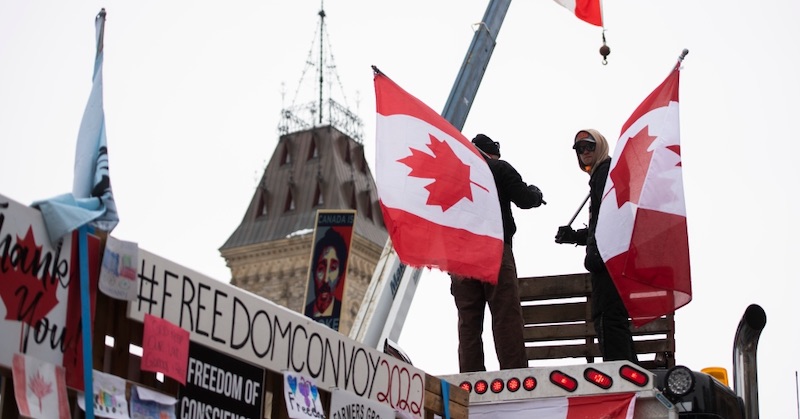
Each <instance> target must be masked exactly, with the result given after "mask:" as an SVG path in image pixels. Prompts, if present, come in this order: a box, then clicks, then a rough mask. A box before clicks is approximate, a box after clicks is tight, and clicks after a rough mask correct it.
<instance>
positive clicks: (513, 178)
mask: <svg viewBox="0 0 800 419" xmlns="http://www.w3.org/2000/svg"><path fill="white" fill-rule="evenodd" d="M472 143H473V144H474V145H475V146H476V147H477V148H478V149H479V150H480V151H481V153H482V154H483V157H484V158H485V159H486V162H487V164H488V165H489V169H491V171H492V175H493V176H494V181H495V184H496V185H497V194H498V198H499V200H500V212H501V214H502V219H503V239H504V240H503V241H504V242H505V244H504V247H503V260H502V263H501V265H500V273H499V275H498V279H497V285H491V284H489V283H486V282H481V281H478V280H475V279H471V278H464V277H460V276H457V275H451V286H450V293H451V294H453V298H454V299H455V303H456V308H457V309H458V366H459V370H460V372H462V373H464V372H473V371H486V366H485V365H484V356H483V339H482V337H481V335H482V334H483V315H484V312H485V310H486V304H488V305H489V311H490V312H491V314H492V333H493V336H494V347H495V351H496V353H497V359H498V361H499V363H500V369H512V368H526V367H527V366H528V357H527V355H526V354H525V341H524V339H523V336H522V332H523V328H524V324H523V319H522V307H521V306H520V297H519V281H518V279H517V265H516V262H515V261H514V253H513V252H512V251H511V239H512V237H513V236H514V233H516V231H517V225H516V223H515V222H514V216H513V215H512V214H511V203H512V202H513V203H514V204H515V205H516V206H518V207H519V208H522V209H529V208H535V207H538V206H540V205H542V204H545V202H544V200H542V191H541V190H539V188H537V187H536V186H534V185H528V184H526V183H525V182H523V181H522V176H520V174H519V173H518V172H517V171H516V170H515V169H514V167H512V166H511V165H510V164H509V163H508V162H506V161H504V160H500V143H498V142H496V141H492V139H491V138H489V137H487V136H486V135H484V134H478V135H477V136H475V138H474V139H473V140H472Z"/></svg>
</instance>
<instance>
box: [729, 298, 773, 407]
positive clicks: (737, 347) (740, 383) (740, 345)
mask: <svg viewBox="0 0 800 419" xmlns="http://www.w3.org/2000/svg"><path fill="white" fill-rule="evenodd" d="M766 324H767V314H766V313H765V312H764V309H763V308H761V306H759V305H758V304H751V305H750V306H748V307H747V310H745V312H744V315H743V316H742V320H740V321H739V327H737V328H736V336H735V338H734V342H733V380H734V381H733V384H734V385H733V390H734V392H735V393H736V395H737V396H739V397H741V398H742V400H743V401H744V406H745V411H746V413H747V419H758V369H757V368H756V349H758V338H759V337H760V336H761V331H762V330H764V326H765V325H766Z"/></svg>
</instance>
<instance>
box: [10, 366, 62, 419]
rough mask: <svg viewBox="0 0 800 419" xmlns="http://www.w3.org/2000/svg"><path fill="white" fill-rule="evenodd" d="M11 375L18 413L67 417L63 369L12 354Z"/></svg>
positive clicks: (31, 416)
mask: <svg viewBox="0 0 800 419" xmlns="http://www.w3.org/2000/svg"><path fill="white" fill-rule="evenodd" d="M12 376H13V378H14V395H15V397H16V399H17V407H18V409H19V413H20V414H21V415H23V416H27V417H30V418H43V419H44V418H48V419H49V418H61V419H64V418H69V417H70V413H69V400H68V399H67V383H66V379H65V378H64V367H59V366H56V365H53V364H51V363H49V362H44V361H40V360H38V359H36V358H34V357H31V356H27V355H23V354H19V353H17V354H14V360H13V366H12Z"/></svg>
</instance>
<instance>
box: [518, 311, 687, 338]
mask: <svg viewBox="0 0 800 419" xmlns="http://www.w3.org/2000/svg"><path fill="white" fill-rule="evenodd" d="M548 317H549V316H548ZM673 324H674V320H673V319H672V318H661V319H658V320H654V321H652V322H650V323H648V324H646V325H644V326H642V327H638V328H637V327H631V333H632V334H633V336H652V335H665V338H667V339H671V338H670V337H669V336H668V335H669V334H670V333H672V330H673V327H672V325H673ZM595 337H597V333H596V332H595V330H594V322H580V321H578V322H575V323H571V324H569V323H558V324H548V325H544V326H527V327H526V328H525V331H524V338H525V341H526V342H539V341H551V340H569V339H584V338H587V339H588V338H595Z"/></svg>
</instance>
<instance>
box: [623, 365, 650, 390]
mask: <svg viewBox="0 0 800 419" xmlns="http://www.w3.org/2000/svg"><path fill="white" fill-rule="evenodd" d="M619 375H620V376H622V378H624V379H626V380H628V381H630V382H632V383H633V384H636V385H637V386H639V387H644V386H646V385H647V383H648V382H650V376H648V375H647V374H645V373H643V372H641V371H639V370H637V369H636V368H633V367H631V366H630V365H623V366H622V367H621V368H620V369H619Z"/></svg>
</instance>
